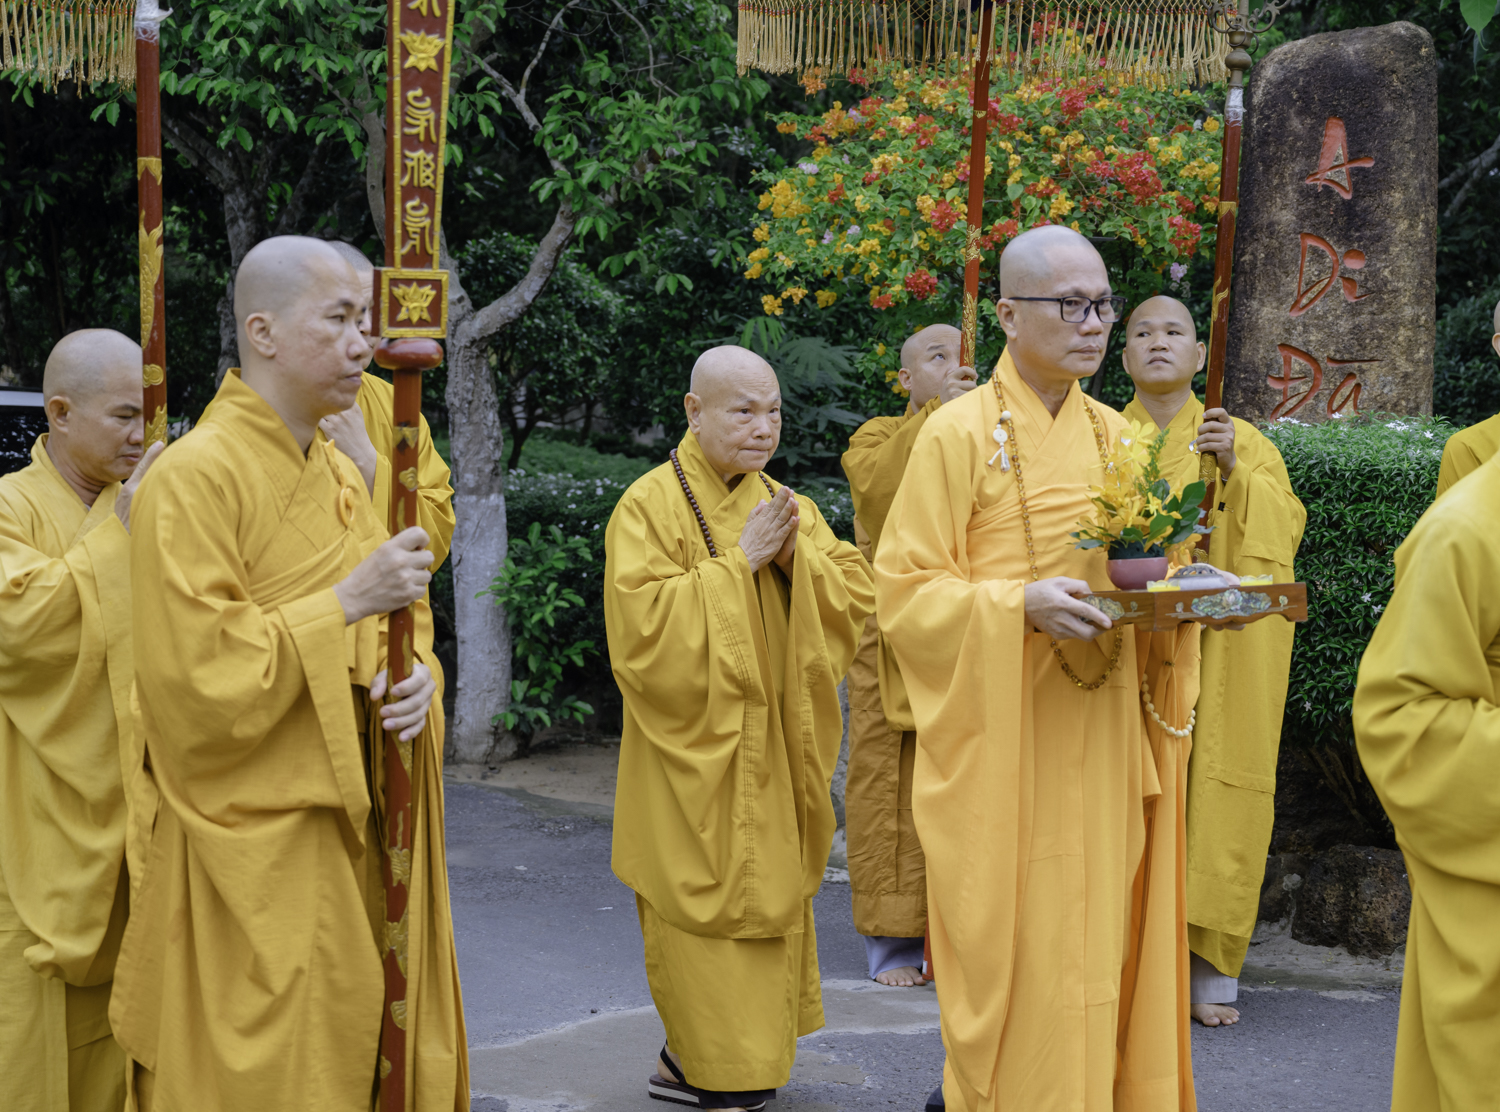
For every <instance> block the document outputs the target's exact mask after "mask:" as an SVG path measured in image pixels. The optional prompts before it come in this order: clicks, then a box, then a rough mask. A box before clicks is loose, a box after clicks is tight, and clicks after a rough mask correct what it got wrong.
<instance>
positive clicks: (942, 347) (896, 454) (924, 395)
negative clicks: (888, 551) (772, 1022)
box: [844, 324, 975, 987]
mask: <svg viewBox="0 0 1500 1112" xmlns="http://www.w3.org/2000/svg"><path fill="white" fill-rule="evenodd" d="M961 340H962V335H961V334H960V333H959V331H958V329H956V328H954V327H953V326H952V325H951V324H933V325H929V326H928V327H926V328H923V329H921V330H920V331H918V332H915V333H913V334H912V335H911V336H909V337H907V340H906V343H904V344H902V345H901V370H900V373H899V375H898V381H899V382H900V384H901V388H902V389H903V390H905V391H907V393H908V394H909V396H910V400H909V402H908V403H907V407H906V412H905V413H904V414H902V415H901V416H900V417H875V418H872V419H871V420H869V421H866V422H865V423H864V424H863V425H861V426H860V428H859V431H857V432H856V433H855V434H854V435H853V436H852V437H850V438H849V450H848V451H847V452H845V453H844V474H846V475H847V476H848V477H849V490H850V493H851V494H852V495H853V497H854V511H855V516H854V540H855V543H856V544H857V545H858V546H859V550H860V552H861V553H863V554H864V556H865V558H866V559H867V560H873V559H874V558H875V549H876V547H877V542H878V541H879V539H880V530H881V527H882V526H883V525H884V524H885V517H886V514H887V513H889V512H890V508H891V501H892V500H893V499H894V498H895V497H896V488H897V487H899V486H900V485H901V476H902V475H903V474H905V472H906V460H907V457H909V456H910V455H911V446H912V445H913V444H914V443H916V439H917V433H919V432H920V431H921V430H922V427H923V426H924V425H925V424H926V423H927V418H929V417H931V416H932V415H933V414H934V413H936V412H937V408H938V406H940V405H942V404H943V403H944V402H950V401H952V400H953V399H955V398H960V397H962V396H963V395H964V394H965V393H967V392H968V391H970V390H972V389H974V383H975V375H974V368H972V367H965V366H962V365H961V360H960V358H959V348H960V341H961ZM882 692H883V693H884V700H883V701H882ZM916 751H917V735H916V731H915V725H914V723H913V722H912V718H911V706H910V704H909V703H908V702H907V699H906V690H905V688H904V687H902V686H901V675H900V672H899V670H898V669H897V668H896V665H895V661H894V660H892V659H891V655H890V651H889V649H888V648H886V647H885V646H884V645H883V644H882V641H881V637H880V626H879V623H878V621H877V615H874V614H871V615H870V616H869V617H868V618H866V619H865V629H864V635H863V636H862V637H861V638H860V641H859V651H858V652H857V653H855V656H854V663H852V664H851V665H850V666H849V773H848V780H847V784H846V787H845V794H844V820H845V828H846V830H847V833H848V838H849V887H850V889H851V891H852V892H853V895H854V929H855V930H857V931H859V933H860V934H861V935H863V936H864V940H865V957H866V959H867V960H868V964H869V970H870V976H871V977H873V978H874V979H875V980H877V981H879V982H880V983H881V984H883V985H897V986H901V987H911V986H913V985H919V984H922V983H923V978H922V936H923V933H924V932H925V931H926V929H927V871H926V866H925V865H924V863H923V861H922V846H921V843H919V842H918V841H917V828H916V825H915V824H914V823H913V822H912V817H911V774H912V768H913V761H914V759H915V757H916Z"/></svg>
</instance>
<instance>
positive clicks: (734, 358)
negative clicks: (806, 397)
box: [688, 344, 779, 405]
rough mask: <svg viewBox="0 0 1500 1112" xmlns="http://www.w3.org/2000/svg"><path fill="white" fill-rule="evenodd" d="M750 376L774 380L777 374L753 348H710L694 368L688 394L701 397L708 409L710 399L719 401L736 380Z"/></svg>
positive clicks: (728, 345) (729, 346) (699, 358)
mask: <svg viewBox="0 0 1500 1112" xmlns="http://www.w3.org/2000/svg"><path fill="white" fill-rule="evenodd" d="M747 373H748V374H752V375H761V374H766V375H770V376H771V378H772V380H775V379H776V372H775V370H773V369H772V367H771V364H769V363H767V362H766V361H765V360H764V359H762V358H761V357H760V356H758V355H756V354H755V352H753V351H751V350H750V349H749V348H742V347H736V346H735V345H733V344H726V345H724V346H723V347H715V348H709V349H708V350H707V351H705V352H704V353H703V354H702V355H700V356H698V362H696V363H694V364H693V377H692V381H691V382H690V384H689V385H688V390H689V391H690V392H692V393H694V394H697V395H698V397H699V398H700V399H701V400H702V401H703V403H704V404H705V405H706V404H708V401H709V399H710V398H713V397H716V396H717V395H718V393H719V392H720V391H721V390H723V389H724V387H725V386H727V385H728V384H729V383H730V382H731V381H732V380H733V379H734V378H736V377H738V376H740V375H744V374H747ZM778 385H779V383H778Z"/></svg>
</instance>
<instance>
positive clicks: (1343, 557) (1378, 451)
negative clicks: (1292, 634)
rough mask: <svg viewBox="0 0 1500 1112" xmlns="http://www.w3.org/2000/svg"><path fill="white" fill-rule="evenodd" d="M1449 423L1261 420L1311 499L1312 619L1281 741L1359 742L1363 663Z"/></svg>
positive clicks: (1304, 559)
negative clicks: (1356, 711) (1355, 720)
mask: <svg viewBox="0 0 1500 1112" xmlns="http://www.w3.org/2000/svg"><path fill="white" fill-rule="evenodd" d="M1453 431H1454V430H1453V428H1452V426H1450V425H1448V424H1447V423H1446V422H1443V421H1440V420H1428V419H1419V418H1409V417H1403V418H1380V417H1375V418H1368V417H1360V418H1354V419H1351V420H1338V421H1329V422H1327V423H1325V424H1318V425H1305V424H1302V423H1300V422H1297V421H1295V420H1284V421H1278V422H1275V423H1274V424H1271V425H1269V426H1267V427H1266V428H1265V433H1266V435H1267V436H1268V437H1269V438H1270V439H1271V441H1272V443H1274V444H1275V445H1276V447H1277V448H1278V449H1279V450H1280V451H1281V455H1282V458H1283V459H1284V460H1285V461H1286V466H1287V472H1288V474H1289V475H1290V476H1291V480H1292V489H1293V490H1295V491H1296V492H1297V496H1298V497H1299V498H1301V499H1302V503H1303V505H1304V506H1306V507H1307V529H1306V532H1305V533H1304V534H1303V538H1302V548H1301V550H1300V551H1299V552H1298V554H1297V578H1298V579H1300V580H1303V581H1305V582H1306V583H1307V602H1308V620H1307V622H1306V623H1305V624H1303V625H1301V626H1299V627H1298V629H1297V636H1296V641H1295V643H1294V646H1293V649H1292V669H1291V686H1290V688H1289V690H1288V694H1287V705H1286V718H1285V722H1284V725H1283V726H1282V740H1283V741H1284V742H1287V743H1290V744H1292V745H1295V746H1298V747H1300V748H1304V749H1310V748H1316V747H1318V746H1324V745H1330V744H1342V745H1353V744H1354V732H1353V726H1352V724H1351V721H1350V713H1351V707H1352V705H1353V698H1354V683H1355V679H1356V677H1357V675H1358V671H1359V661H1360V658H1361V657H1362V656H1363V655H1364V651H1365V646H1366V645H1367V644H1369V641H1370V636H1371V635H1372V634H1373V633H1374V632H1375V625H1376V623H1377V622H1378V621H1379V620H1380V613H1381V611H1382V610H1383V609H1384V608H1385V606H1386V603H1387V602H1389V601H1390V597H1391V589H1392V586H1393V583H1394V574H1395V569H1394V565H1393V563H1392V561H1393V558H1394V555H1395V551H1396V548H1397V546H1399V545H1400V543H1401V542H1402V541H1403V540H1404V539H1405V538H1406V534H1407V533H1408V532H1410V530H1411V527H1412V526H1413V525H1415V524H1416V521H1417V518H1419V517H1421V516H1422V513H1423V512H1424V511H1425V510H1426V509H1427V507H1428V505H1429V504H1430V503H1431V501H1432V494H1433V491H1434V490H1435V489H1436V487H1437V473H1438V465H1439V463H1440V462H1441V461H1442V454H1443V444H1444V443H1445V442H1446V441H1447V439H1448V437H1449V436H1450V435H1452V433H1453Z"/></svg>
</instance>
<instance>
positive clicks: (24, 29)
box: [0, 0, 135, 89]
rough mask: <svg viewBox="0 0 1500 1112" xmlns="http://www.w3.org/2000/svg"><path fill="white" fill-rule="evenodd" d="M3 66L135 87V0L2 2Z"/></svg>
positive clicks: (51, 82)
mask: <svg viewBox="0 0 1500 1112" xmlns="http://www.w3.org/2000/svg"><path fill="white" fill-rule="evenodd" d="M0 68H3V69H6V70H20V71H22V72H25V73H34V74H36V75H37V76H38V77H39V78H40V79H41V82H42V85H43V86H44V87H45V88H48V89H51V88H53V87H55V86H56V85H57V83H58V82H59V81H65V80H68V79H69V78H71V79H72V80H73V81H76V82H78V83H79V84H81V85H92V84H94V83H96V82H99V81H107V82H114V83H118V84H122V85H125V86H127V87H130V88H134V86H135V3H134V2H133V0H93V2H90V0H0Z"/></svg>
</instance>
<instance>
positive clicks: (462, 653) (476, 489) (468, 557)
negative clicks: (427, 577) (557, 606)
mask: <svg viewBox="0 0 1500 1112" xmlns="http://www.w3.org/2000/svg"><path fill="white" fill-rule="evenodd" d="M443 262H444V264H445V266H446V268H447V270H448V282H449V287H448V290H449V310H448V312H449V318H448V319H449V329H448V336H449V340H448V393H447V402H448V435H449V444H450V450H451V454H452V457H453V458H452V465H453V513H454V516H455V517H456V518H457V519H458V525H457V528H456V530H455V531H454V534H453V549H452V560H453V624H454V627H455V629H456V630H457V634H458V684H457V689H456V691H455V693H454V706H453V721H452V722H451V723H450V724H449V727H448V741H449V744H450V745H451V746H452V750H453V755H454V757H455V758H456V759H457V760H460V761H475V762H477V761H484V760H489V759H498V760H506V759H509V758H510V757H513V756H514V755H515V753H514V749H515V742H514V740H513V739H511V738H510V737H509V734H508V732H507V731H505V730H503V729H502V728H500V727H498V726H496V725H494V724H493V723H492V719H494V718H495V717H496V716H497V715H499V714H502V713H504V711H505V708H506V706H507V705H508V704H509V702H510V673H511V659H510V627H509V624H508V623H507V621H506V615H505V610H504V609H503V608H502V607H499V606H496V605H495V600H494V598H493V596H491V595H489V594H485V593H483V592H484V591H485V590H486V588H488V587H489V585H490V584H491V583H492V582H494V580H495V577H496V576H497V575H499V574H500V569H501V568H503V567H504V566H505V552H506V540H507V534H506V528H505V467H504V465H503V463H502V462H501V461H502V460H503V458H504V447H505V444H504V437H503V435H502V433H501V430H500V402H499V398H498V397H497V396H496V391H495V376H494V373H493V372H492V371H491V370H490V364H489V351H488V345H487V343H486V340H487V339H488V336H486V335H484V334H482V333H480V332H478V331H477V330H476V329H475V328H474V317H475V313H474V306H473V303H472V302H471V301H470V300H469V296H468V294H467V293H465V292H464V289H463V287H462V286H461V285H460V284H459V275H458V268H457V267H456V266H454V265H453V263H452V260H450V259H444V260H443ZM476 596H478V597H476Z"/></svg>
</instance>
